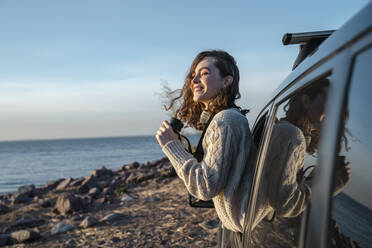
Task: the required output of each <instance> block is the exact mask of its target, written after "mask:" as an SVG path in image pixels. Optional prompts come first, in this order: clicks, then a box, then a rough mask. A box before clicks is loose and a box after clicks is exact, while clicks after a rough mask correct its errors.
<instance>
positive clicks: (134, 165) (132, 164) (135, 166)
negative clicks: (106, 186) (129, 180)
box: [122, 161, 140, 171]
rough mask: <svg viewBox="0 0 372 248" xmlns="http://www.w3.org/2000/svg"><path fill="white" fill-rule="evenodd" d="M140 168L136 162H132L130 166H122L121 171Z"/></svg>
mask: <svg viewBox="0 0 372 248" xmlns="http://www.w3.org/2000/svg"><path fill="white" fill-rule="evenodd" d="M139 166H140V164H139V163H138V162H137V161H136V162H133V163H131V164H127V165H123V166H122V168H123V171H124V170H128V169H129V170H130V169H137V168H138V167H139Z"/></svg>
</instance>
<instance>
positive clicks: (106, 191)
mask: <svg viewBox="0 0 372 248" xmlns="http://www.w3.org/2000/svg"><path fill="white" fill-rule="evenodd" d="M114 191H115V190H114V188H113V187H112V186H109V187H106V188H104V189H103V191H102V194H103V195H111V194H113V193H114Z"/></svg>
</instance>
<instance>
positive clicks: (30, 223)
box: [12, 217, 44, 228]
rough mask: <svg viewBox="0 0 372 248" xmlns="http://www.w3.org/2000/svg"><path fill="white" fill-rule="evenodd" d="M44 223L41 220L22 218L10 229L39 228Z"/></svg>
mask: <svg viewBox="0 0 372 248" xmlns="http://www.w3.org/2000/svg"><path fill="white" fill-rule="evenodd" d="M43 223H44V220H42V219H35V218H30V217H23V218H21V219H19V220H17V221H16V222H15V223H14V224H13V225H12V228H19V227H35V226H40V225H42V224H43Z"/></svg>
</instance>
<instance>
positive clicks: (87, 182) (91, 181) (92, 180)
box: [79, 175, 97, 193]
mask: <svg viewBox="0 0 372 248" xmlns="http://www.w3.org/2000/svg"><path fill="white" fill-rule="evenodd" d="M96 186H97V183H96V177H95V176H92V175H90V176H87V177H85V179H84V181H83V182H82V183H81V185H80V187H79V192H80V193H86V192H88V191H89V189H91V188H94V187H96Z"/></svg>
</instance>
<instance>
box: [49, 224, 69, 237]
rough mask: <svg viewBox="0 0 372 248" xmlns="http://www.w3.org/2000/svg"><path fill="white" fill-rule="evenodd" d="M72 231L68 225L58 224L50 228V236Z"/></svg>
mask: <svg viewBox="0 0 372 248" xmlns="http://www.w3.org/2000/svg"><path fill="white" fill-rule="evenodd" d="M71 229H72V226H71V225H70V224H67V223H65V222H60V223H58V224H57V225H55V226H54V227H53V228H52V234H58V233H65V232H68V231H69V230H71Z"/></svg>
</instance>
